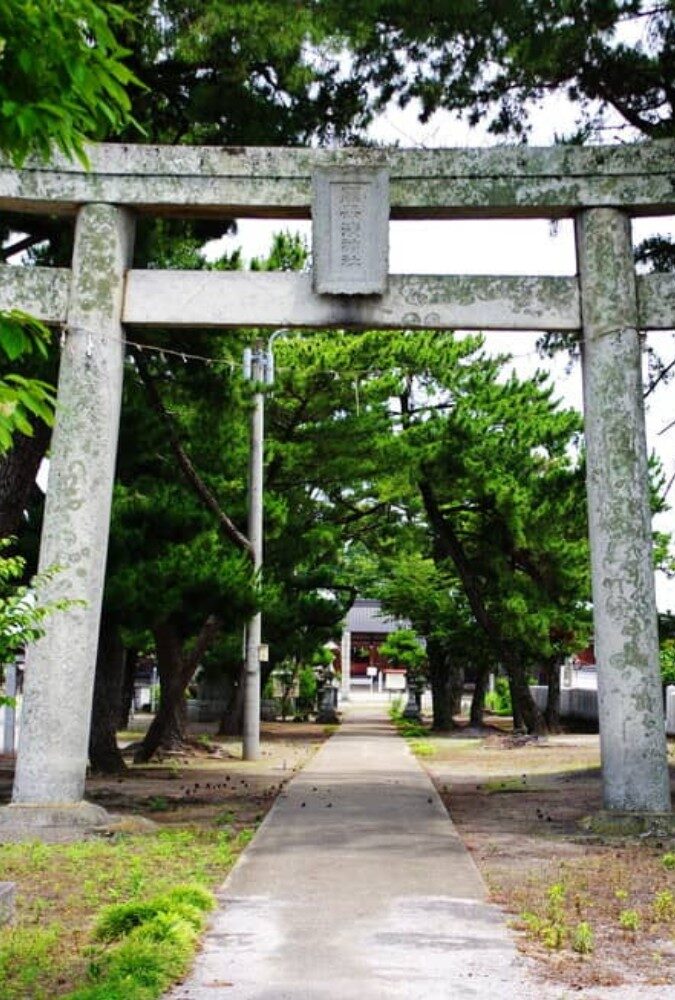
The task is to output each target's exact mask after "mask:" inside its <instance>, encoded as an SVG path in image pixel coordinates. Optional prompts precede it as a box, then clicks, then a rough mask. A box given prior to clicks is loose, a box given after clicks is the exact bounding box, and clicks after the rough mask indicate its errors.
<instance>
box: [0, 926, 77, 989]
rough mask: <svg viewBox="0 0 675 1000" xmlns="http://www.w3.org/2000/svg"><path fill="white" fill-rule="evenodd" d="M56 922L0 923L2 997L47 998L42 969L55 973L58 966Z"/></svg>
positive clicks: (55, 974) (58, 928)
mask: <svg viewBox="0 0 675 1000" xmlns="http://www.w3.org/2000/svg"><path fill="white" fill-rule="evenodd" d="M60 932H61V928H60V926H59V925H58V924H47V925H46V926H45V927H15V926H11V925H10V926H9V927H3V929H2V935H1V936H0V996H2V997H3V1000H24V998H25V997H32V998H34V1000H43V998H44V1000H48V997H49V996H50V994H49V992H48V991H46V990H45V989H44V987H43V980H44V978H45V969H47V970H49V973H50V975H53V976H55V977H58V975H59V972H60V969H61V967H62V966H61V961H60V956H59V947H58V944H59V937H60Z"/></svg>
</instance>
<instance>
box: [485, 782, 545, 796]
mask: <svg viewBox="0 0 675 1000" xmlns="http://www.w3.org/2000/svg"><path fill="white" fill-rule="evenodd" d="M483 791H485V792H487V794H488V795H494V794H495V793H497V792H504V793H506V792H532V791H536V788H534V786H533V785H528V784H527V782H525V781H523V779H522V778H502V779H501V780H496V781H486V782H485V784H484V785H483Z"/></svg>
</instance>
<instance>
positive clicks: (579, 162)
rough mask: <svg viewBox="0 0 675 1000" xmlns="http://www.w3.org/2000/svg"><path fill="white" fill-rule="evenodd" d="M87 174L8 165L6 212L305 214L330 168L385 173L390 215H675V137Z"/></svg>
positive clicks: (223, 160)
mask: <svg viewBox="0 0 675 1000" xmlns="http://www.w3.org/2000/svg"><path fill="white" fill-rule="evenodd" d="M88 154H89V159H90V164H91V166H90V169H89V170H85V169H84V168H83V167H82V166H81V165H80V164H79V163H75V162H71V161H68V160H65V159H64V158H62V157H58V156H56V157H54V159H53V160H52V161H51V162H50V163H49V164H47V165H45V164H43V163H38V162H31V163H28V164H27V165H26V166H25V167H24V168H23V169H21V170H16V169H13V168H12V167H11V166H9V165H8V164H7V163H6V162H4V163H3V162H2V161H0V210H5V211H15V212H28V213H50V214H56V215H72V214H74V213H75V212H76V211H77V209H78V207H79V206H80V205H82V204H85V203H87V202H106V203H109V204H116V205H126V206H128V207H129V208H131V209H133V210H135V211H138V212H143V213H147V214H150V215H156V216H161V215H175V216H181V217H194V218H196V217H203V216H211V217H223V218H226V217H233V216H235V217H236V216H239V217H243V216H258V217H269V218H308V217H309V216H310V214H311V204H312V177H313V175H314V173H315V172H316V171H317V170H318V169H321V168H327V167H332V168H340V167H344V168H345V169H350V170H354V169H359V168H368V169H373V168H385V169H386V170H387V171H388V173H389V177H390V201H391V217H392V218H397V219H406V218H407V219H413V218H428V219H434V218H446V219H447V218H481V217H483V218H519V217H525V218H526V217H545V218H556V217H564V216H570V215H573V214H574V213H575V212H578V211H579V210H580V209H583V208H591V207H599V206H613V207H621V208H624V209H626V210H627V211H629V212H630V214H631V215H668V214H673V213H675V141H673V140H660V141H657V142H644V143H639V144H635V145H625V146H593V147H578V146H553V147H542V148H530V147H525V146H497V147H493V148H490V149H427V150H418V149H415V150H412V149H398V148H386V149H385V148H380V149H370V148H369V149H364V148H358V147H350V148H347V149H337V150H328V149H306V148H302V149H299V148H268V147H248V148H242V147H206V146H148V145H124V144H99V145H92V146H90V147H88Z"/></svg>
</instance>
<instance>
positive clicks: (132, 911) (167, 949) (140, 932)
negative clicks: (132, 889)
mask: <svg viewBox="0 0 675 1000" xmlns="http://www.w3.org/2000/svg"><path fill="white" fill-rule="evenodd" d="M214 905H215V898H214V896H213V894H212V893H210V892H207V891H206V890H205V889H204V888H203V887H202V886H200V885H198V884H189V885H182V886H176V887H175V888H174V889H172V890H170V891H169V892H167V893H165V894H164V895H160V896H153V897H152V898H151V899H148V900H146V901H136V902H131V903H123V904H118V905H113V906H109V907H106V908H105V909H104V910H103V911H102V912H101V914H100V915H99V918H98V921H97V923H96V926H95V927H94V932H93V936H94V939H95V940H97V941H101V942H105V944H106V947H100V948H99V949H98V950H94V951H93V953H92V958H91V960H90V963H89V970H88V978H89V980H90V982H89V983H88V984H87V985H86V986H84V987H82V988H80V989H76V990H75V991H74V992H72V993H70V994H69V995H68V1000H103V998H104V997H111V996H112V997H116V996H124V997H125V1000H151V998H155V997H158V996H159V995H160V994H161V993H162V992H164V990H165V989H166V987H167V986H169V985H170V984H171V983H172V982H174V980H176V979H177V978H178V977H179V976H180V975H182V974H183V973H184V972H185V971H186V969H187V966H188V964H189V962H190V959H191V957H192V955H193V953H194V951H195V949H196V945H197V939H198V935H199V933H200V932H201V931H202V930H203V929H204V924H205V914H206V913H207V912H208V911H209V910H211V909H213V906H214Z"/></svg>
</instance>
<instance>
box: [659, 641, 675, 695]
mask: <svg viewBox="0 0 675 1000" xmlns="http://www.w3.org/2000/svg"><path fill="white" fill-rule="evenodd" d="M659 657H660V662H661V682H662V683H663V684H675V639H664V640H663V641H662V642H661V647H660V650H659Z"/></svg>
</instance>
